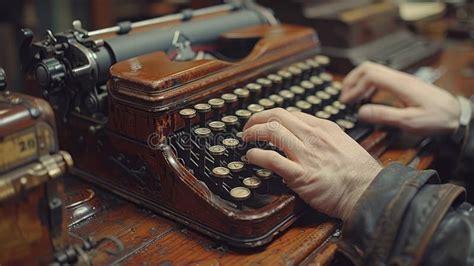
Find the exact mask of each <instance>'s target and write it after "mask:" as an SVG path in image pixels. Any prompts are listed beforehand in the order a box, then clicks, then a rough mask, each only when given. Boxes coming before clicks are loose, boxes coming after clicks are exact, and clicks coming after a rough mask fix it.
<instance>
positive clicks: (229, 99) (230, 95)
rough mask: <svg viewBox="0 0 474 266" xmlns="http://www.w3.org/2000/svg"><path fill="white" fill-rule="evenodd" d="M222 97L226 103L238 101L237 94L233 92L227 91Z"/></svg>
mask: <svg viewBox="0 0 474 266" xmlns="http://www.w3.org/2000/svg"><path fill="white" fill-rule="evenodd" d="M221 99H222V100H224V102H226V103H235V102H236V101H237V99H238V98H237V95H235V94H233V93H225V94H222V95H221Z"/></svg>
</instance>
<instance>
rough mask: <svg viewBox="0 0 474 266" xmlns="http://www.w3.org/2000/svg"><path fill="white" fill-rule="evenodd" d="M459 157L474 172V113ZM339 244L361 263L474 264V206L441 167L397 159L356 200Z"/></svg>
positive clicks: (346, 252) (347, 255) (463, 164)
mask: <svg viewBox="0 0 474 266" xmlns="http://www.w3.org/2000/svg"><path fill="white" fill-rule="evenodd" d="M458 162H459V167H458V168H460V169H461V170H462V171H464V172H466V171H469V172H471V173H472V172H473V170H474V165H473V164H474V119H473V120H471V123H470V126H469V127H468V128H467V134H466V138H465V141H464V144H463V146H462V148H461V154H460V156H459V158H458ZM471 177H472V178H474V175H472V174H471ZM472 181H473V180H471V182H472ZM469 192H470V193H474V191H469ZM338 247H339V251H340V252H342V253H343V254H344V255H345V256H346V258H348V259H349V260H351V261H352V263H354V264H356V265H420V264H421V265H474V206H472V205H471V204H469V203H467V202H465V189H464V188H463V187H460V186H457V185H454V184H440V179H439V177H438V174H437V172H436V171H433V170H425V171H417V170H414V169H412V168H409V167H405V166H402V165H400V164H392V165H390V166H388V167H386V168H385V169H384V170H382V172H381V173H380V174H379V175H378V176H377V177H376V178H375V179H374V181H373V182H372V183H371V185H370V186H369V188H368V189H367V190H366V191H365V192H364V194H363V195H362V197H361V198H360V199H359V201H358V202H357V203H356V206H355V208H354V210H353V211H352V215H351V217H350V218H349V219H348V220H347V221H345V223H344V225H343V228H342V237H341V240H340V241H339V243H338Z"/></svg>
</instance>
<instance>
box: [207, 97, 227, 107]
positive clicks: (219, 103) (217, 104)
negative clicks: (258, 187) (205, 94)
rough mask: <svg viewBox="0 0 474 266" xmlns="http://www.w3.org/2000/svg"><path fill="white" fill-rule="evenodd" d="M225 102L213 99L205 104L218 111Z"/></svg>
mask: <svg viewBox="0 0 474 266" xmlns="http://www.w3.org/2000/svg"><path fill="white" fill-rule="evenodd" d="M224 103H225V101H224V100H222V99H219V98H213V99H210V100H209V101H207V104H209V105H210V106H211V108H212V109H219V108H222V107H224Z"/></svg>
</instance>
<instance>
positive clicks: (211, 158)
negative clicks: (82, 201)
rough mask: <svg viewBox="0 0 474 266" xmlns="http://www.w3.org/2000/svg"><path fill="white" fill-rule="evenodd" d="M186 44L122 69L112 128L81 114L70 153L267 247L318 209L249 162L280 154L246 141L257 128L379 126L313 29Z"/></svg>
mask: <svg viewBox="0 0 474 266" xmlns="http://www.w3.org/2000/svg"><path fill="white" fill-rule="evenodd" d="M262 24H263V25H262ZM167 34H169V32H167ZM180 39H181V41H180V42H179V45H176V46H177V48H178V49H176V50H175V51H171V52H170V51H168V52H164V51H161V52H155V53H150V54H146V55H141V56H137V57H133V58H130V59H126V60H124V61H122V62H118V63H116V64H114V65H113V66H112V67H111V69H110V79H109V81H108V83H107V97H108V98H107V99H108V101H107V102H108V105H107V106H108V107H107V111H106V112H104V113H105V115H106V120H105V122H101V123H97V121H96V119H94V118H95V116H94V115H92V116H88V114H87V113H81V112H75V111H73V112H71V113H70V115H69V116H68V119H67V122H64V121H63V122H61V126H60V132H59V136H60V139H61V144H62V146H63V148H65V149H67V150H68V151H70V152H71V154H72V155H73V157H74V159H75V162H76V165H75V168H74V169H73V172H74V173H75V174H77V175H79V176H81V177H83V178H85V179H87V180H89V181H92V182H94V183H96V184H99V185H100V186H102V187H104V188H106V189H108V190H111V191H113V192H115V193H117V194H119V195H121V196H123V197H125V198H127V199H129V200H131V201H133V202H135V203H137V204H140V205H143V206H146V207H147V208H150V209H152V210H154V211H157V212H159V213H161V214H163V215H165V216H168V217H170V218H172V219H174V220H177V221H179V222H181V223H183V224H185V225H187V226H190V227H192V228H194V229H196V230H198V231H200V232H202V233H204V234H206V235H209V236H211V237H214V238H216V239H220V240H223V241H225V242H227V243H229V244H231V245H234V246H242V247H255V246H261V245H264V244H266V243H268V242H270V241H271V240H272V239H273V238H274V237H275V236H276V235H277V234H278V233H279V232H281V231H283V230H285V229H286V228H287V227H288V226H290V225H291V224H292V223H293V222H294V221H295V220H296V219H297V218H298V217H299V216H300V215H301V214H302V213H303V212H304V210H305V209H306V206H305V204H304V203H303V202H302V201H301V200H300V199H299V198H298V197H297V196H296V195H295V194H294V193H292V192H291V191H290V190H289V189H288V188H287V187H286V185H285V184H284V182H283V181H282V179H281V178H280V177H278V176H277V175H275V174H274V173H272V172H271V171H269V170H267V169H261V168H259V167H257V166H255V165H250V164H249V163H248V162H247V161H246V159H245V154H246V151H247V150H248V149H250V148H252V147H261V148H265V149H274V150H277V149H276V148H275V147H274V146H273V145H272V144H271V143H263V142H256V143H244V142H243V141H242V139H241V130H242V127H243V125H244V124H245V122H246V120H248V118H250V117H251V116H252V115H253V114H255V113H258V112H261V111H263V110H265V109H271V108H275V107H282V108H286V109H288V110H293V111H302V112H306V113H309V114H312V115H315V116H317V117H320V118H324V119H331V120H333V121H335V122H336V123H338V124H339V125H340V126H341V127H342V128H344V129H345V130H346V131H347V133H348V134H349V135H351V136H352V137H353V138H355V139H357V140H361V139H363V138H364V137H365V136H367V135H368V134H370V132H371V127H369V126H367V125H363V124H360V123H358V121H357V117H356V116H355V115H354V113H355V110H354V108H353V107H349V106H345V105H343V104H341V103H339V102H338V101H337V98H338V95H339V92H340V90H341V85H340V83H338V82H335V81H333V79H332V76H331V74H329V73H327V72H326V67H327V66H328V64H329V63H330V62H329V59H328V58H327V57H324V56H318V52H319V42H318V38H317V35H316V33H315V32H314V30H312V29H310V28H307V27H300V26H291V25H268V24H265V23H258V24H257V25H253V26H245V27H240V28H236V29H231V30H227V31H225V32H222V33H220V34H219V36H218V37H217V38H213V39H212V40H211V41H209V42H207V43H202V42H200V43H198V44H196V45H195V44H194V43H193V41H192V39H189V38H186V36H185V34H184V36H182V35H181V34H180V31H179V29H176V32H175V38H174V40H180Z"/></svg>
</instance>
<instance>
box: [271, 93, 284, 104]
mask: <svg viewBox="0 0 474 266" xmlns="http://www.w3.org/2000/svg"><path fill="white" fill-rule="evenodd" d="M268 99H270V100H271V101H273V102H274V103H275V105H276V106H278V107H280V106H282V105H283V101H284V99H283V97H281V96H279V95H276V94H272V95H270V96H268Z"/></svg>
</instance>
